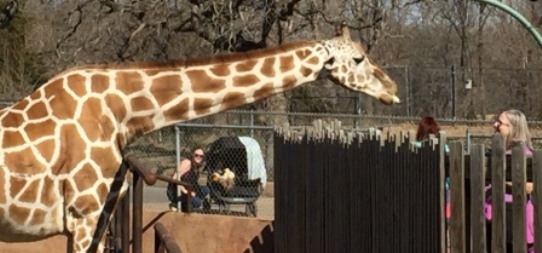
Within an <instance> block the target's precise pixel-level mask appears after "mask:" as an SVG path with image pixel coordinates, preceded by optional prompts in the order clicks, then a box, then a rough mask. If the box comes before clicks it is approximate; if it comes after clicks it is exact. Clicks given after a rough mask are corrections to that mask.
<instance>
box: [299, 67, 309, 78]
mask: <svg viewBox="0 0 542 253" xmlns="http://www.w3.org/2000/svg"><path fill="white" fill-rule="evenodd" d="M299 72H301V74H302V75H303V76H304V77H307V76H309V75H310V74H312V69H310V68H307V67H305V66H302V67H301V69H300V70H299Z"/></svg>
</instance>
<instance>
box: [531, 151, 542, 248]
mask: <svg viewBox="0 0 542 253" xmlns="http://www.w3.org/2000/svg"><path fill="white" fill-rule="evenodd" d="M532 166H533V167H532V173H533V184H534V189H533V194H532V198H533V205H534V231H542V203H541V202H542V150H535V151H533V163H532ZM538 233H541V232H538ZM535 235H536V234H535ZM534 247H535V248H534V252H542V239H540V236H538V239H535V240H534Z"/></svg>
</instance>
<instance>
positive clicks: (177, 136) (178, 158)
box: [175, 126, 181, 212]
mask: <svg viewBox="0 0 542 253" xmlns="http://www.w3.org/2000/svg"><path fill="white" fill-rule="evenodd" d="M175 151H176V153H177V154H176V160H175V171H177V170H178V169H179V168H178V167H179V162H180V161H181V130H180V129H179V127H178V126H175ZM177 179H178V180H179V181H180V180H181V175H177ZM177 196H181V189H180V187H177ZM180 211H181V201H179V202H177V212H180Z"/></svg>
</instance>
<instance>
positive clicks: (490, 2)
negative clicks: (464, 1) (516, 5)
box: [475, 0, 542, 48]
mask: <svg viewBox="0 0 542 253" xmlns="http://www.w3.org/2000/svg"><path fill="white" fill-rule="evenodd" d="M475 1H478V2H481V3H485V4H488V5H491V6H494V7H497V8H499V9H501V10H503V11H505V12H506V13H508V14H510V15H512V16H513V17H514V18H515V19H517V20H518V21H519V22H520V23H521V24H522V25H523V26H524V27H525V28H526V29H527V30H528V31H529V32H530V33H531V35H533V37H534V39H535V40H536V42H538V45H539V46H540V47H541V48H542V36H540V33H538V31H537V30H536V28H535V27H534V26H533V25H531V23H530V22H529V21H527V19H526V18H525V17H523V15H521V14H520V13H519V12H517V11H516V10H514V9H512V7H510V6H508V5H506V4H503V3H501V2H499V1H495V0H475Z"/></svg>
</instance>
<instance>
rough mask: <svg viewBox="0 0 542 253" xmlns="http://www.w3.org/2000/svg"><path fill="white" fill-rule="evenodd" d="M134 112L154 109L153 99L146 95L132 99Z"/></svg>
mask: <svg viewBox="0 0 542 253" xmlns="http://www.w3.org/2000/svg"><path fill="white" fill-rule="evenodd" d="M130 104H131V105H132V111H133V112H139V111H147V110H151V109H154V105H153V104H152V101H151V100H150V99H148V98H146V97H135V98H132V100H131V101H130Z"/></svg>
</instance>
